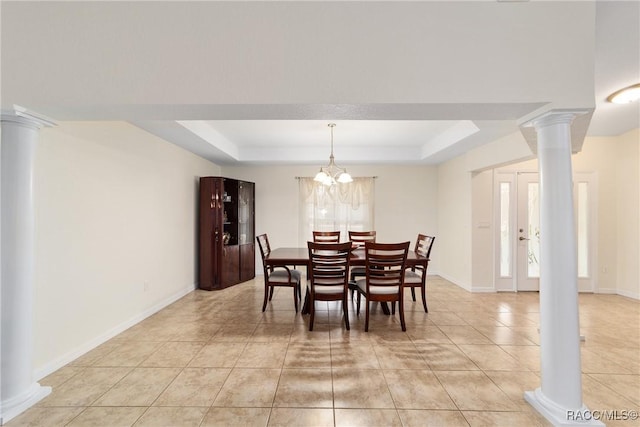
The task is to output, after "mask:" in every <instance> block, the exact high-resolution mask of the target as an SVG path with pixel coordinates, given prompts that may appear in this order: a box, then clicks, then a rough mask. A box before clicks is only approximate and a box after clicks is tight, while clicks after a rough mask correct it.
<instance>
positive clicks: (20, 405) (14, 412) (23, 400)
mask: <svg viewBox="0 0 640 427" xmlns="http://www.w3.org/2000/svg"><path fill="white" fill-rule="evenodd" d="M50 393H51V387H43V386H41V385H40V384H39V383H33V384H32V385H31V387H29V389H28V390H27V391H25V392H24V393H22V394H20V395H18V396H15V397H12V398H11V399H8V400H6V401H4V400H3V401H2V402H0V405H2V406H0V408H2V413H0V425H4V424H5V423H7V422H9V420H10V419H12V418H15V417H17V416H18V415H20V414H21V413H22V412H24V411H26V410H27V409H29V408H30V407H32V406H33V405H35V404H36V403H38V402H39V401H41V400H42V399H44V398H45V397H47V396H48V395H49V394H50Z"/></svg>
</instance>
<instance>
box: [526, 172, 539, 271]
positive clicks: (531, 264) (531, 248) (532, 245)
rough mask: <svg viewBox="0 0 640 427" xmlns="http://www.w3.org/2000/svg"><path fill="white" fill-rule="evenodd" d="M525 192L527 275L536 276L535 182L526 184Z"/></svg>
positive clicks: (536, 184) (537, 231)
mask: <svg viewBox="0 0 640 427" xmlns="http://www.w3.org/2000/svg"><path fill="white" fill-rule="evenodd" d="M527 194H528V197H527V211H528V213H529V215H528V216H529V224H528V228H527V229H528V236H527V237H528V238H529V240H528V242H527V243H528V245H527V246H528V248H527V250H528V253H527V258H528V262H527V265H528V267H527V276H528V277H530V278H538V277H540V264H539V260H540V199H539V191H538V183H537V182H530V183H529V184H528V191H527Z"/></svg>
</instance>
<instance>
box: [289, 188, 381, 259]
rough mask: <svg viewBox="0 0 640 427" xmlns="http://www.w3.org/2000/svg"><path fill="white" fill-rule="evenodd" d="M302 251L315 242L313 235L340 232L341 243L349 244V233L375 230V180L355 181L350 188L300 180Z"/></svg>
mask: <svg viewBox="0 0 640 427" xmlns="http://www.w3.org/2000/svg"><path fill="white" fill-rule="evenodd" d="M298 185H299V199H300V219H299V221H298V224H300V229H299V232H298V238H299V240H300V241H299V243H300V246H301V247H306V246H307V241H310V240H313V234H312V232H313V231H336V230H340V240H341V241H343V242H346V241H347V240H349V233H348V231H349V230H351V231H369V230H375V226H374V217H373V207H374V193H375V191H374V178H354V179H353V182H350V183H348V184H340V183H338V184H335V185H333V186H330V187H327V186H326V185H324V184H322V183H319V182H316V181H314V180H313V178H299V180H298Z"/></svg>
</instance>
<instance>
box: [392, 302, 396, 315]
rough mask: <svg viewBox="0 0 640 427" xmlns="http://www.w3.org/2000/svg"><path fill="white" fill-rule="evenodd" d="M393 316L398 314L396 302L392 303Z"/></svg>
mask: <svg viewBox="0 0 640 427" xmlns="http://www.w3.org/2000/svg"><path fill="white" fill-rule="evenodd" d="M391 314H396V302H395V301H391Z"/></svg>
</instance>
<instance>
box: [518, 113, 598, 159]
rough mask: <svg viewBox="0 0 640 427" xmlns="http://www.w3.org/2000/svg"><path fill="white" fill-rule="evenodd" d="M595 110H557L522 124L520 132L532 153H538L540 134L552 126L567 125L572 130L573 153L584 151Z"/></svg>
mask: <svg viewBox="0 0 640 427" xmlns="http://www.w3.org/2000/svg"><path fill="white" fill-rule="evenodd" d="M592 115H593V109H582V108H577V109H555V110H549V111H546V112H544V113H542V114H540V115H539V116H536V117H534V118H532V119H529V120H527V121H525V122H523V123H521V124H520V131H521V132H522V135H523V136H524V138H525V139H526V141H527V144H529V148H531V152H532V153H534V154H537V153H538V134H539V133H540V132H541V131H542V129H545V128H548V127H550V126H557V125H567V126H568V127H569V129H570V130H571V152H572V153H577V152H579V151H580V150H581V149H582V144H583V143H584V138H585V136H586V135H587V130H588V129H589V123H590V122H591V116H592Z"/></svg>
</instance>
